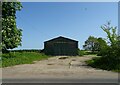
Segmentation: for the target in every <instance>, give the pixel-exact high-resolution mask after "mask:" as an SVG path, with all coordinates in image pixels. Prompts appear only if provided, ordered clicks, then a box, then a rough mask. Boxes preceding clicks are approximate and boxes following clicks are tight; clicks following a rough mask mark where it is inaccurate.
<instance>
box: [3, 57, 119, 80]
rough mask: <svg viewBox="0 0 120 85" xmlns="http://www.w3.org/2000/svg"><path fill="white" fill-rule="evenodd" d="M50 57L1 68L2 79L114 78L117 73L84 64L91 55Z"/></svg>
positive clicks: (116, 76)
mask: <svg viewBox="0 0 120 85" xmlns="http://www.w3.org/2000/svg"><path fill="white" fill-rule="evenodd" d="M61 57H66V56H56V57H51V58H49V59H47V60H42V61H36V62H35V63H34V64H24V65H16V66H12V67H6V68H3V69H2V77H3V79H115V80H116V81H117V78H118V73H114V72H111V71H105V70H100V69H95V68H91V67H89V66H86V64H85V62H84V61H86V60H89V59H91V58H92V56H84V57H68V58H66V59H59V58H61Z"/></svg>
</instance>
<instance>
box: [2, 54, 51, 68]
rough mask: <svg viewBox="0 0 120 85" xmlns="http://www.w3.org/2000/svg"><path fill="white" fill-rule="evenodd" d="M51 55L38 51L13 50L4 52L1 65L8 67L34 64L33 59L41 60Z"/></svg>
mask: <svg viewBox="0 0 120 85" xmlns="http://www.w3.org/2000/svg"><path fill="white" fill-rule="evenodd" d="M49 57H50V56H47V55H45V54H43V53H37V52H22V53H21V52H11V53H7V54H2V62H1V61H0V63H2V65H1V64H0V67H8V66H14V65H19V64H32V63H33V61H39V60H42V59H47V58H49Z"/></svg>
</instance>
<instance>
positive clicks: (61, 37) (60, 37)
mask: <svg viewBox="0 0 120 85" xmlns="http://www.w3.org/2000/svg"><path fill="white" fill-rule="evenodd" d="M59 39H64V40H68V41H73V42H78V41H76V40H73V39H69V38H66V37H63V36H59V37H57V38H53V39H51V40H48V41H45V42H50V41H55V40H59Z"/></svg>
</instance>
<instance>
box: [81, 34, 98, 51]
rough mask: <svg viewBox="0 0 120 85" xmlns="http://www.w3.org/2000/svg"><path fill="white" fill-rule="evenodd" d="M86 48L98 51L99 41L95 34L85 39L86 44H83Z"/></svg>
mask: <svg viewBox="0 0 120 85" xmlns="http://www.w3.org/2000/svg"><path fill="white" fill-rule="evenodd" d="M83 48H84V49H85V50H89V51H93V52H94V51H97V50H98V41H97V38H95V37H93V36H89V38H88V39H87V40H86V41H85V45H83Z"/></svg>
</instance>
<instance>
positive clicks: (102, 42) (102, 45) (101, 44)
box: [97, 38, 108, 51]
mask: <svg viewBox="0 0 120 85" xmlns="http://www.w3.org/2000/svg"><path fill="white" fill-rule="evenodd" d="M97 41H98V45H99V46H98V51H101V50H103V49H104V48H106V47H107V46H108V45H107V43H106V41H105V40H104V39H103V38H98V39H97Z"/></svg>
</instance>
